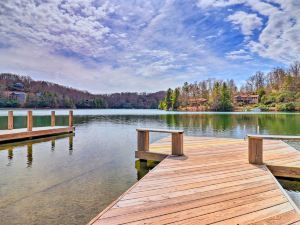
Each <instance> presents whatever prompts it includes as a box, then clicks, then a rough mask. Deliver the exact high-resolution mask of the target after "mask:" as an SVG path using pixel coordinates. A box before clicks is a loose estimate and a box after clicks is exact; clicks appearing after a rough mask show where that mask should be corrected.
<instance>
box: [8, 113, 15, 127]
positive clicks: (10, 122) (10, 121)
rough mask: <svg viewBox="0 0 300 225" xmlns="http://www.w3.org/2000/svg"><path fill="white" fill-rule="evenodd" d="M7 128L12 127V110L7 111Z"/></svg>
mask: <svg viewBox="0 0 300 225" xmlns="http://www.w3.org/2000/svg"><path fill="white" fill-rule="evenodd" d="M7 128H8V129H9V130H12V129H14V112H13V111H8V118H7Z"/></svg>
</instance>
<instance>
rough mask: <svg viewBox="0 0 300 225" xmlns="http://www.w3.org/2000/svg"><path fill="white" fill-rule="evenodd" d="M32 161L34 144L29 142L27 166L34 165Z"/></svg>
mask: <svg viewBox="0 0 300 225" xmlns="http://www.w3.org/2000/svg"><path fill="white" fill-rule="evenodd" d="M32 161H33V157H32V144H31V143H28V144H27V167H31V166H32Z"/></svg>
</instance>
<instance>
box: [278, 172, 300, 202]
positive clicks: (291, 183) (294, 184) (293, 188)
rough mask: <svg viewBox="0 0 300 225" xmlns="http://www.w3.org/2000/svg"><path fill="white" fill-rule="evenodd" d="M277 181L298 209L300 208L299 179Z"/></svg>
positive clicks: (280, 179)
mask: <svg viewBox="0 0 300 225" xmlns="http://www.w3.org/2000/svg"><path fill="white" fill-rule="evenodd" d="M277 180H278V181H279V183H280V184H281V186H282V187H283V188H284V189H285V190H286V191H287V193H288V195H289V196H290V198H291V199H292V200H293V201H294V203H295V204H296V205H297V206H298V208H300V179H288V178H279V179H277Z"/></svg>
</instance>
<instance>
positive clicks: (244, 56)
mask: <svg viewBox="0 0 300 225" xmlns="http://www.w3.org/2000/svg"><path fill="white" fill-rule="evenodd" d="M226 58H228V59H232V60H236V59H240V60H249V59H253V58H252V56H251V55H250V54H249V52H247V51H245V50H244V49H240V50H237V51H232V52H229V53H226Z"/></svg>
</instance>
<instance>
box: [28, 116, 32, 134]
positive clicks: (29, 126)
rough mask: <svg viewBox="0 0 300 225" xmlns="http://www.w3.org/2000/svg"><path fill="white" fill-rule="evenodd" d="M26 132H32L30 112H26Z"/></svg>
mask: <svg viewBox="0 0 300 225" xmlns="http://www.w3.org/2000/svg"><path fill="white" fill-rule="evenodd" d="M27 131H32V111H28V112H27Z"/></svg>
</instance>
